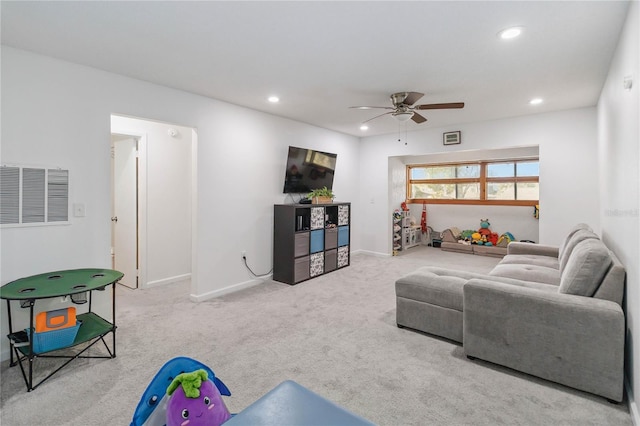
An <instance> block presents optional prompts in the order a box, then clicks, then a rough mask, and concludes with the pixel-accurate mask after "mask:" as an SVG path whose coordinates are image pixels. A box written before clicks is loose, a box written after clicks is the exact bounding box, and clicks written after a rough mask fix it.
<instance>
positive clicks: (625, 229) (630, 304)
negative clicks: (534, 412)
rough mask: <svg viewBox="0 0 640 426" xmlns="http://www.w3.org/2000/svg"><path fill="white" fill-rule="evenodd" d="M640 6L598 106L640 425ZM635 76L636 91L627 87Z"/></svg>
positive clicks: (604, 186)
mask: <svg viewBox="0 0 640 426" xmlns="http://www.w3.org/2000/svg"><path fill="white" fill-rule="evenodd" d="M639 40H640V4H638V2H632V4H631V6H630V9H629V14H628V16H627V20H626V23H625V26H624V28H623V31H622V34H621V36H620V41H619V42H618V47H617V49H616V53H615V56H614V58H613V60H612V62H611V66H610V68H609V73H608V75H607V80H606V83H605V85H604V87H603V89H602V93H601V95H600V100H599V102H598V153H599V159H600V161H599V168H600V171H601V172H600V176H601V180H600V191H599V195H600V199H601V200H602V202H601V210H600V214H601V220H602V239H603V240H604V242H605V243H606V244H607V245H608V246H609V247H610V248H611V249H612V250H613V251H614V252H615V253H616V255H617V256H618V257H619V258H620V261H621V262H622V263H623V264H624V265H625V268H626V270H627V284H626V293H625V313H626V318H627V340H626V379H627V386H628V393H629V394H630V396H631V398H633V399H632V400H631V401H630V404H629V405H630V409H631V414H632V416H633V419H634V421H635V424H636V425H638V424H640V413H639V407H640V360H639V359H638V358H639V357H640V347H639V343H638V342H640V249H639V248H638V244H639V241H640V226H639V222H640V213H639V212H640V173H639V171H638V169H639V165H640V150H639V149H638V141H639V140H640V130H639V126H638V117H640V56H639V53H638V52H640V43H639ZM626 76H632V77H633V87H632V89H631V90H625V89H624V88H623V80H624V78H625V77H626Z"/></svg>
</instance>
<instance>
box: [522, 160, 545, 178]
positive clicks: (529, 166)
mask: <svg viewBox="0 0 640 426" xmlns="http://www.w3.org/2000/svg"><path fill="white" fill-rule="evenodd" d="M516 176H540V163H539V162H538V161H525V162H521V163H516Z"/></svg>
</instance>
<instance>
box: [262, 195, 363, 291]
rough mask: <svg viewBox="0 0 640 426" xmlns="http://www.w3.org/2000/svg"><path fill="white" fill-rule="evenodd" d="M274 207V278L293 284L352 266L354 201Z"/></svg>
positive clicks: (277, 205)
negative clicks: (350, 242) (350, 228)
mask: <svg viewBox="0 0 640 426" xmlns="http://www.w3.org/2000/svg"><path fill="white" fill-rule="evenodd" d="M273 209H274V210H273V227H274V231H273V279H274V280H276V281H280V282H283V283H286V284H292V285H293V284H297V283H299V282H302V281H305V280H308V279H311V278H314V277H317V276H319V275H323V274H326V273H327V272H331V271H335V270H336V269H339V268H344V267H345V266H349V262H350V257H351V255H350V251H349V241H350V237H351V235H350V230H349V226H350V222H351V203H331V204H276V205H274V206H273Z"/></svg>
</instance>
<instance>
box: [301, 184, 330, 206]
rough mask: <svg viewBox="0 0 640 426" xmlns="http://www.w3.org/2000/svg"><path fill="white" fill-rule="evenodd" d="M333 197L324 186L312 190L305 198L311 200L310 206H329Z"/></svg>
mask: <svg viewBox="0 0 640 426" xmlns="http://www.w3.org/2000/svg"><path fill="white" fill-rule="evenodd" d="M333 197H334V195H333V191H332V190H330V189H329V188H327V187H326V186H325V187H323V188H318V189H314V190H313V191H311V192H310V193H309V194H307V198H308V199H310V200H311V203H312V204H330V203H332V202H333Z"/></svg>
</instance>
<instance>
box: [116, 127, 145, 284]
mask: <svg viewBox="0 0 640 426" xmlns="http://www.w3.org/2000/svg"><path fill="white" fill-rule="evenodd" d="M138 143H139V138H138V137H136V136H131V135H119V134H112V135H111V176H112V179H111V181H112V186H111V188H112V193H111V209H112V211H111V264H112V268H113V269H115V270H117V271H120V272H122V273H123V274H124V277H123V278H122V280H121V281H120V284H122V285H124V286H127V287H129V288H133V289H135V288H138V285H139V277H138V271H139V264H140V257H139V249H138V241H139V235H140V233H139V221H138V212H139V208H138V185H139V179H138V171H139V167H138Z"/></svg>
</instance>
